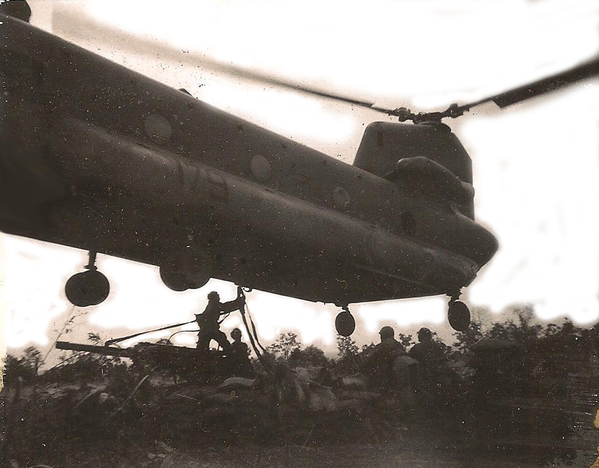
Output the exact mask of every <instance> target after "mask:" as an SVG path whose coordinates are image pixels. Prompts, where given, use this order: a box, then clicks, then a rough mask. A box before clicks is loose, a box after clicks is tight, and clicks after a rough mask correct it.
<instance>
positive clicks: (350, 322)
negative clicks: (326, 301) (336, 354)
mask: <svg viewBox="0 0 599 468" xmlns="http://www.w3.org/2000/svg"><path fill="white" fill-rule="evenodd" d="M355 329H356V319H354V316H353V315H352V314H350V312H349V310H347V309H345V310H343V312H339V314H338V315H337V317H336V318H335V330H337V333H339V334H340V335H341V336H350V335H351V334H352V333H353V332H354V330H355Z"/></svg>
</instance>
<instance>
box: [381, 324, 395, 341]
mask: <svg viewBox="0 0 599 468" xmlns="http://www.w3.org/2000/svg"><path fill="white" fill-rule="evenodd" d="M379 335H381V339H383V338H393V337H394V336H395V331H394V330H393V328H391V327H389V326H386V327H383V328H381V331H380V332H379Z"/></svg>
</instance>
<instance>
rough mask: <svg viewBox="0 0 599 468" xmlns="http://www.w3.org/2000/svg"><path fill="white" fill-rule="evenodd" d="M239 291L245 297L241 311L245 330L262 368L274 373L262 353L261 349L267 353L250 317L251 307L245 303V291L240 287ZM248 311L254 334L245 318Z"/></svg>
mask: <svg viewBox="0 0 599 468" xmlns="http://www.w3.org/2000/svg"><path fill="white" fill-rule="evenodd" d="M239 291H240V294H241V296H242V297H243V306H242V309H240V312H241V319H242V320H243V324H244V325H245V330H246V332H247V334H248V337H249V339H250V343H251V345H252V348H253V349H254V353H256V356H257V357H258V360H259V361H260V364H262V367H264V369H265V370H266V371H267V372H269V373H270V372H272V369H271V366H270V365H269V364H268V362H267V361H266V360H265V359H264V356H263V353H262V352H260V349H261V350H262V351H263V352H264V353H266V350H265V349H264V347H263V346H262V344H260V340H259V339H258V334H257V333H256V327H255V325H254V321H253V320H252V317H251V315H250V310H249V307H247V304H246V302H245V294H244V290H243V288H241V287H239ZM249 291H251V289H250V290H248V292H249ZM246 311H247V314H248V316H249V317H250V322H251V324H252V331H253V333H252V331H250V327H249V325H248V322H247V319H246V317H245V314H246ZM256 343H257V344H258V346H259V347H260V349H258V347H257V346H256Z"/></svg>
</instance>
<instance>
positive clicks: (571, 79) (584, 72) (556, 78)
mask: <svg viewBox="0 0 599 468" xmlns="http://www.w3.org/2000/svg"><path fill="white" fill-rule="evenodd" d="M597 75H599V56H597V57H595V58H594V59H593V60H590V61H588V62H585V63H582V64H580V65H578V66H576V67H574V68H570V69H569V70H566V71H564V72H561V73H557V74H555V75H553V76H549V77H547V78H543V79H541V80H538V81H535V82H533V83H529V84H527V85H524V86H520V87H518V88H515V89H512V90H510V91H506V92H504V93H501V94H497V95H495V96H491V97H488V98H485V99H481V100H480V101H476V102H473V103H470V104H466V105H463V106H460V108H463V109H464V110H468V109H471V108H472V107H475V106H478V105H480V104H484V103H486V102H490V101H493V102H494V103H495V104H497V105H498V106H499V107H500V108H502V109H503V108H505V107H508V106H511V105H512V104H517V103H519V102H522V101H525V100H527V99H530V98H533V97H536V96H540V95H542V94H545V93H549V92H552V91H556V90H558V89H560V88H563V87H565V86H569V85H571V84H574V83H577V82H578V81H582V80H585V79H587V78H591V77H593V76H597Z"/></svg>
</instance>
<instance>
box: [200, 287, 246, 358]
mask: <svg viewBox="0 0 599 468" xmlns="http://www.w3.org/2000/svg"><path fill="white" fill-rule="evenodd" d="M237 292H238V295H237V298H236V299H235V300H233V301H229V302H225V303H221V302H220V296H219V295H218V293H217V292H216V291H212V292H210V293H208V305H207V306H206V309H205V310H204V312H202V313H201V314H196V322H197V323H198V326H199V327H200V331H199V332H198V344H197V349H199V350H201V351H208V349H209V347H210V341H211V340H214V341H216V342H217V343H218V344H219V346H220V347H221V348H222V349H223V351H224V352H225V353H227V354H229V353H230V352H231V343H229V340H227V335H225V334H224V333H223V332H222V331H220V322H219V319H220V316H221V315H224V314H228V313H230V312H233V311H234V310H239V311H241V313H243V307H244V305H245V298H244V297H243V294H242V293H241V291H240V289H239V288H238V290H237Z"/></svg>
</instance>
